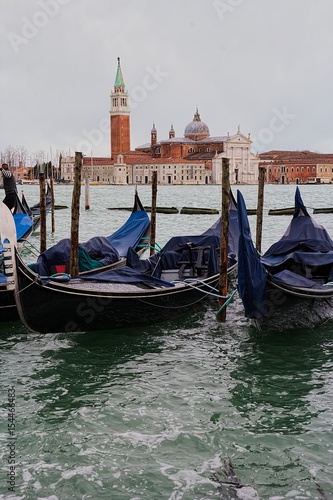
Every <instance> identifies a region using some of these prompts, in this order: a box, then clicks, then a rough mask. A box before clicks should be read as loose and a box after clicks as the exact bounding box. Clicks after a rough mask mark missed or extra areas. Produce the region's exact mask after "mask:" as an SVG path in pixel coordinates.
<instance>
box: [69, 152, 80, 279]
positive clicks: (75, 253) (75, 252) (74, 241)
mask: <svg viewBox="0 0 333 500" xmlns="http://www.w3.org/2000/svg"><path fill="white" fill-rule="evenodd" d="M82 158H83V155H82V153H81V152H77V151H76V152H75V166H74V187H73V196H72V220H71V247H70V259H69V273H70V275H71V276H77V275H78V274H79V219H80V196H81V170H82Z"/></svg>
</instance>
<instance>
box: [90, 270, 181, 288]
mask: <svg viewBox="0 0 333 500" xmlns="http://www.w3.org/2000/svg"><path fill="white" fill-rule="evenodd" d="M81 279H82V280H85V281H106V282H109V283H148V284H151V285H155V286H156V285H157V286H163V287H172V286H174V285H173V284H172V283H169V282H168V281H164V280H161V279H158V278H156V277H155V276H150V275H148V274H142V273H140V272H138V271H136V270H135V269H132V268H130V267H128V266H124V267H120V268H118V269H114V270H112V271H104V272H101V273H95V274H89V275H85V276H81Z"/></svg>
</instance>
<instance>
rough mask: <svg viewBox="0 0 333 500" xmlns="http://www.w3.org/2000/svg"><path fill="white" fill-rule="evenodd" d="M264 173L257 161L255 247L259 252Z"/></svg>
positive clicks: (264, 170)
mask: <svg viewBox="0 0 333 500" xmlns="http://www.w3.org/2000/svg"><path fill="white" fill-rule="evenodd" d="M265 173H266V168H265V167H264V166H263V165H260V163H259V178H258V206H257V228H256V249H257V250H258V252H259V253H261V241H262V221H263V211H264V185H265Z"/></svg>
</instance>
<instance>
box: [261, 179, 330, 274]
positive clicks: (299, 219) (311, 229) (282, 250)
mask: <svg viewBox="0 0 333 500" xmlns="http://www.w3.org/2000/svg"><path fill="white" fill-rule="evenodd" d="M288 260H292V261H294V262H295V263H297V264H304V265H306V266H324V265H328V264H333V241H332V239H331V238H330V236H329V234H328V232H327V231H326V229H325V228H324V227H323V226H321V225H320V224H318V223H317V222H316V221H315V220H314V219H313V218H312V217H311V216H310V215H309V214H308V212H307V210H306V208H305V207H304V203H303V201H302V198H301V195H300V192H299V188H298V187H297V188H296V194H295V211H294V216H293V219H292V220H291V223H290V224H289V226H288V229H287V230H286V232H285V233H284V235H283V236H282V238H281V239H280V240H279V241H277V242H276V243H274V244H273V245H272V246H271V247H270V248H269V249H268V250H267V252H266V253H265V254H264V255H263V257H262V259H261V261H262V263H263V264H264V265H265V266H267V267H269V268H270V271H271V272H274V269H273V268H274V267H277V266H280V265H281V264H284V263H285V262H286V261H288Z"/></svg>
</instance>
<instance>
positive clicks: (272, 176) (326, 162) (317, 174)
mask: <svg viewBox="0 0 333 500" xmlns="http://www.w3.org/2000/svg"><path fill="white" fill-rule="evenodd" d="M259 158H260V161H261V162H263V163H264V164H265V165H266V182H268V183H273V184H323V183H324V184H333V154H332V153H329V154H324V153H316V152H313V151H278V150H272V151H267V152H266V153H261V154H260V155H259Z"/></svg>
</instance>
